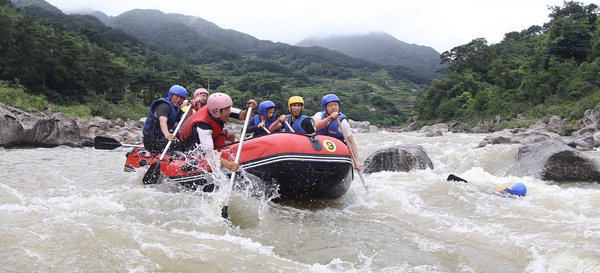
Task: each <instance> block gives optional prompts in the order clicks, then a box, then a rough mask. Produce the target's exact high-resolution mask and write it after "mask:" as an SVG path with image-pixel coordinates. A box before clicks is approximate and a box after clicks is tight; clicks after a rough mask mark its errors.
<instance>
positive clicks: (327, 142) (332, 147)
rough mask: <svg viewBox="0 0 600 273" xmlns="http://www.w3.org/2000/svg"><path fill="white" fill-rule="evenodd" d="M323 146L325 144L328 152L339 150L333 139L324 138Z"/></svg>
mask: <svg viewBox="0 0 600 273" xmlns="http://www.w3.org/2000/svg"><path fill="white" fill-rule="evenodd" d="M323 146H325V150H327V151H328V152H332V153H333V152H335V150H337V147H335V143H333V141H331V140H324V141H323Z"/></svg>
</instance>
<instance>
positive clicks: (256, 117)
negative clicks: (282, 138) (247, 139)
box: [252, 114, 281, 137]
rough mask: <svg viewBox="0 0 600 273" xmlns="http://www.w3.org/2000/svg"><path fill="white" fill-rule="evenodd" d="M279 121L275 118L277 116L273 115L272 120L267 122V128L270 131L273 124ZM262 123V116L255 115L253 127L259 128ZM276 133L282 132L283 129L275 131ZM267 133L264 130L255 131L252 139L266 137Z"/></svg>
mask: <svg viewBox="0 0 600 273" xmlns="http://www.w3.org/2000/svg"><path fill="white" fill-rule="evenodd" d="M276 120H277V118H276V117H275V115H273V116H272V117H271V118H270V119H267V120H265V128H266V129H267V130H268V129H269V127H270V126H271V124H273V123H274V122H275V121H276ZM261 122H262V120H261V119H260V115H258V114H257V115H254V118H253V119H252V126H258V125H259V124H260V123H261ZM275 132H281V129H277V130H275ZM266 134H267V132H266V131H265V130H263V129H258V128H257V129H256V130H255V131H254V134H253V135H252V137H259V136H263V135H266Z"/></svg>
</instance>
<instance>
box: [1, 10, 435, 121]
mask: <svg viewBox="0 0 600 273" xmlns="http://www.w3.org/2000/svg"><path fill="white" fill-rule="evenodd" d="M24 2H27V3H25V4H27V5H24ZM46 4H47V3H46V2H44V1H41V0H35V1H34V0H30V1H20V3H19V5H20V7H21V8H18V9H17V8H15V7H13V6H12V4H11V2H10V1H7V0H0V23H1V25H2V28H0V35H1V36H2V37H3V39H2V41H0V51H1V52H0V53H1V55H0V79H1V80H2V83H1V85H2V86H0V98H2V97H3V96H2V94H1V93H2V92H4V93H6V92H9V93H10V92H12V91H11V90H14V88H16V89H19V88H21V89H24V90H25V91H26V92H27V93H29V94H31V95H38V96H42V98H43V99H45V100H47V101H48V102H49V103H51V104H53V105H55V106H56V107H67V108H68V107H71V106H77V107H79V108H78V110H77V114H78V115H92V114H93V115H103V116H106V117H109V118H111V117H116V116H120V117H129V118H136V119H137V118H139V117H140V116H142V115H144V112H145V111H146V109H145V108H146V107H147V105H148V104H149V103H150V102H151V101H152V100H153V99H155V98H157V97H159V96H161V95H164V94H165V93H166V91H167V90H168V87H169V86H170V85H173V84H181V85H183V86H185V87H186V88H187V89H188V91H190V94H191V92H192V91H193V90H194V89H196V88H198V87H201V86H202V87H210V88H211V91H216V90H218V91H224V92H227V93H229V94H230V95H231V96H232V97H233V99H234V101H235V102H239V104H240V105H241V103H242V102H243V101H245V100H247V99H249V98H256V99H257V100H259V101H260V100H264V99H271V100H274V101H275V102H276V103H277V104H278V105H280V106H281V109H285V108H286V107H284V105H285V102H286V101H287V98H289V97H290V96H292V95H301V96H304V97H305V98H306V101H307V112H309V114H312V113H314V112H316V111H318V110H320V109H319V108H320V106H319V101H320V98H321V97H322V96H323V95H324V94H326V93H331V92H332V93H336V94H338V95H339V96H340V97H341V98H342V100H343V102H344V104H343V105H344V109H343V111H344V112H346V113H347V114H349V115H350V116H351V117H352V118H353V119H355V120H370V121H372V122H374V123H376V124H380V125H397V124H400V123H402V122H404V121H405V120H406V118H407V115H408V113H409V112H410V110H411V106H410V103H411V101H414V98H415V96H416V95H417V94H418V92H419V91H421V90H423V89H424V88H426V85H423V84H420V83H415V82H412V81H411V80H409V79H407V77H406V75H408V74H410V73H411V71H410V70H408V69H400V70H398V69H397V68H389V67H385V66H381V65H377V64H373V63H369V62H367V61H363V60H359V59H354V58H351V57H348V56H346V55H343V54H341V53H337V52H333V51H330V50H327V49H324V48H301V47H294V46H290V45H287V44H282V43H273V42H270V41H260V40H257V39H255V38H254V37H252V36H249V35H247V34H243V33H239V32H236V31H233V30H222V29H220V28H218V27H217V26H216V25H214V24H212V23H210V22H207V21H203V20H200V19H199V18H195V17H191V16H184V15H178V14H164V13H162V12H160V11H153V10H133V11H130V12H127V13H124V14H122V15H120V16H117V17H109V18H106V17H102V19H103V21H105V22H109V25H111V26H114V27H118V29H116V28H113V27H110V26H106V25H104V24H103V23H102V22H101V21H100V20H98V19H97V18H94V17H92V16H89V15H65V14H63V13H62V12H57V11H56V10H53V9H45V8H44V7H45V6H46ZM32 5H33V6H32ZM100 16H101V15H100ZM225 45H228V46H225ZM413 73H414V72H413ZM209 82H210V86H209ZM5 97H6V96H5ZM80 105H83V108H84V109H81V108H80ZM85 109H89V112H86V110H85ZM67 112H68V111H67Z"/></svg>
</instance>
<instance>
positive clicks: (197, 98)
mask: <svg viewBox="0 0 600 273" xmlns="http://www.w3.org/2000/svg"><path fill="white" fill-rule="evenodd" d="M207 100H208V90H206V89H204V88H198V89H196V91H194V99H193V100H192V101H191V105H192V109H194V111H196V112H198V110H200V108H202V107H204V106H205V105H206V102H207Z"/></svg>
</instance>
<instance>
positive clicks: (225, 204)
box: [221, 106, 271, 219]
mask: <svg viewBox="0 0 600 273" xmlns="http://www.w3.org/2000/svg"><path fill="white" fill-rule="evenodd" d="M247 113H252V106H250V107H248V111H247ZM249 120H250V115H249V114H247V115H246V120H245V121H244V129H242V135H241V136H240V143H239V144H238V149H237V153H236V154H235V163H239V162H240V155H241V154H242V145H244V138H245V136H246V129H248V121H249ZM263 128H264V127H263ZM267 132H269V130H267ZM269 133H271V132H269ZM233 180H235V172H231V179H230V181H229V191H227V195H225V200H223V208H222V209H221V216H222V217H223V218H225V219H227V218H229V213H228V212H227V209H228V208H229V196H230V195H231V192H232V191H233Z"/></svg>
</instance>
